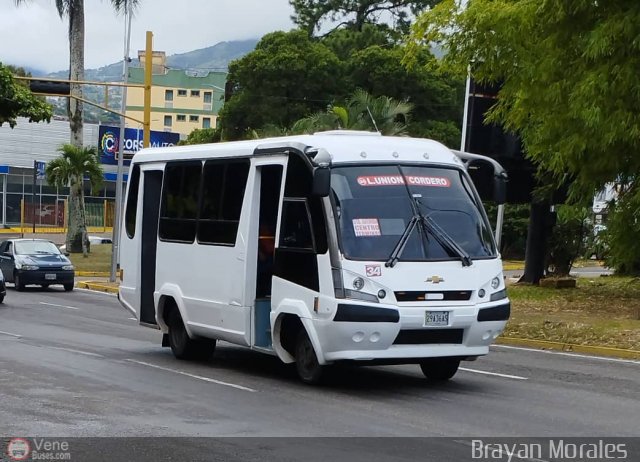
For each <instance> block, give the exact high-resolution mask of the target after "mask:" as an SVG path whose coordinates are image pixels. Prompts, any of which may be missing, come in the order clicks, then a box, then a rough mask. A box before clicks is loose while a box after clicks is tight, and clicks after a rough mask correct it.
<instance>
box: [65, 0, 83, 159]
mask: <svg viewBox="0 0 640 462" xmlns="http://www.w3.org/2000/svg"><path fill="white" fill-rule="evenodd" d="M68 16H69V80H84V0H76V1H75V2H74V7H72V8H70V9H69V12H68ZM71 95H72V96H76V97H80V98H82V86H81V85H76V84H73V83H72V84H71ZM67 113H68V115H69V126H70V128H71V140H70V142H71V144H73V145H74V146H78V147H82V142H83V140H82V102H80V101H78V100H77V99H75V98H73V97H71V98H69V103H68V106H67Z"/></svg>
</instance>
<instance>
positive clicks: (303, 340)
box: [295, 328, 325, 385]
mask: <svg viewBox="0 0 640 462" xmlns="http://www.w3.org/2000/svg"><path fill="white" fill-rule="evenodd" d="M295 358H296V369H297V371H298V376H299V377H300V380H302V381H303V382H304V383H308V384H311V385H314V384H317V383H320V381H321V380H322V376H323V374H324V370H325V367H324V366H322V365H320V363H319V362H318V357H317V356H316V351H315V350H314V349H313V344H312V343H311V340H310V339H309V336H308V335H307V332H306V331H305V330H304V328H302V329H300V332H298V336H297V338H296V346H295Z"/></svg>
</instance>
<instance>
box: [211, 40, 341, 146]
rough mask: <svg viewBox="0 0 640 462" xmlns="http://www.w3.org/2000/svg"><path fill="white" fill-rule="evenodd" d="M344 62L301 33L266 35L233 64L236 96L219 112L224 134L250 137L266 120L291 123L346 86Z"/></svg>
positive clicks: (281, 124) (231, 75) (231, 69)
mask: <svg viewBox="0 0 640 462" xmlns="http://www.w3.org/2000/svg"><path fill="white" fill-rule="evenodd" d="M342 75H343V72H342V70H341V63H340V61H339V60H338V58H337V57H336V55H335V54H334V53H333V52H332V51H331V50H330V49H329V48H327V47H326V46H325V45H323V44H322V43H318V42H315V41H312V40H310V39H309V37H308V36H307V35H306V34H305V33H304V32H303V31H298V30H294V31H291V32H274V33H271V34H267V35H265V36H264V37H263V38H262V40H261V41H260V42H259V43H258V45H257V46H256V49H255V50H254V51H252V52H251V53H249V54H247V55H245V56H244V57H243V58H241V59H239V60H237V61H234V62H232V63H231V65H230V66H229V76H228V80H229V82H230V83H231V85H233V87H234V88H235V91H234V93H233V96H232V97H231V98H230V99H229V101H227V102H225V105H224V107H223V108H222V111H221V112H220V118H221V127H222V130H223V132H224V136H225V138H226V139H239V138H242V137H246V136H250V133H251V130H255V129H260V128H262V127H263V126H264V125H266V124H274V125H278V126H283V127H288V126H290V125H291V124H292V123H293V122H295V121H296V120H298V119H300V118H301V117H304V116H305V115H307V114H309V113H311V112H314V111H318V110H321V109H323V108H325V107H326V106H327V104H329V103H330V102H331V101H333V99H334V97H335V95H336V94H339V93H340V91H341V89H342V88H343V85H342V83H341V76H342Z"/></svg>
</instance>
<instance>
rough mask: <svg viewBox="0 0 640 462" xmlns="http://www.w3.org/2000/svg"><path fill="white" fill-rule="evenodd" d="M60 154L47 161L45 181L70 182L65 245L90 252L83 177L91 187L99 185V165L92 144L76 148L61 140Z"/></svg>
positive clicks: (75, 250)
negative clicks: (62, 142)
mask: <svg viewBox="0 0 640 462" xmlns="http://www.w3.org/2000/svg"><path fill="white" fill-rule="evenodd" d="M58 151H59V152H60V153H61V156H60V157H58V158H57V159H54V160H52V161H50V162H48V163H47V167H46V172H45V173H46V177H47V182H48V183H49V184H51V185H53V186H57V187H59V188H61V187H66V186H67V185H69V225H68V229H67V239H66V245H67V250H68V251H69V252H82V253H83V254H84V256H85V257H86V256H87V253H88V252H89V238H88V237H87V222H86V215H85V207H84V188H83V179H84V177H85V176H86V177H88V179H89V182H90V184H91V187H92V188H94V189H98V188H100V186H101V185H102V182H103V175H102V165H100V158H99V156H98V150H97V148H96V147H95V146H91V147H82V148H79V147H77V146H75V145H73V144H63V145H62V146H61V147H60V148H59V149H58Z"/></svg>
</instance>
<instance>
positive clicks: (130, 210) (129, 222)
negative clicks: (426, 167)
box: [124, 165, 140, 239]
mask: <svg viewBox="0 0 640 462" xmlns="http://www.w3.org/2000/svg"><path fill="white" fill-rule="evenodd" d="M139 186H140V166H139V165H134V166H133V171H132V172H131V179H130V182H129V196H127V208H126V210H125V215H124V226H125V230H126V231H127V236H129V239H133V238H134V237H135V234H136V212H137V208H138V188H139Z"/></svg>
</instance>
